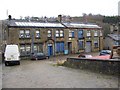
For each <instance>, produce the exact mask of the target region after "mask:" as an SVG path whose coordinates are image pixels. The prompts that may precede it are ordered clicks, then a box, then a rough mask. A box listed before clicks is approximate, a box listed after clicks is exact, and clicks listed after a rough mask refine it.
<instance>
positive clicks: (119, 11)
mask: <svg viewBox="0 0 120 90" xmlns="http://www.w3.org/2000/svg"><path fill="white" fill-rule="evenodd" d="M118 15H119V16H120V1H119V2H118Z"/></svg>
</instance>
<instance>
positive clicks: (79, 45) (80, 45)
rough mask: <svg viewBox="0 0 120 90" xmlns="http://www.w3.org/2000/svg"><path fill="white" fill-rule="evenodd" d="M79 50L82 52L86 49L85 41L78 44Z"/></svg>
mask: <svg viewBox="0 0 120 90" xmlns="http://www.w3.org/2000/svg"><path fill="white" fill-rule="evenodd" d="M78 48H79V49H82V50H83V49H84V41H79V42H78Z"/></svg>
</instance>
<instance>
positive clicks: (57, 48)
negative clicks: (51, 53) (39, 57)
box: [56, 42, 64, 53]
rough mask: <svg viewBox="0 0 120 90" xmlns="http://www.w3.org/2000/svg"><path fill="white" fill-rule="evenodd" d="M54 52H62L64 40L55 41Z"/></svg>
mask: <svg viewBox="0 0 120 90" xmlns="http://www.w3.org/2000/svg"><path fill="white" fill-rule="evenodd" d="M56 52H57V53H60V52H64V42H57V43H56Z"/></svg>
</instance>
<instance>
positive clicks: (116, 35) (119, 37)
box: [108, 34, 120, 41]
mask: <svg viewBox="0 0 120 90" xmlns="http://www.w3.org/2000/svg"><path fill="white" fill-rule="evenodd" d="M108 36H109V37H111V38H112V39H113V40H116V41H119V40H120V34H109V35H108Z"/></svg>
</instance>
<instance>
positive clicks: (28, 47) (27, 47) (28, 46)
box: [26, 45, 30, 54]
mask: <svg viewBox="0 0 120 90" xmlns="http://www.w3.org/2000/svg"><path fill="white" fill-rule="evenodd" d="M26 53H27V54H30V45H26Z"/></svg>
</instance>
